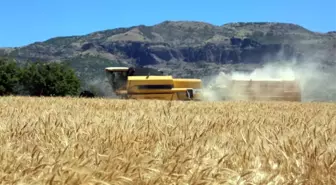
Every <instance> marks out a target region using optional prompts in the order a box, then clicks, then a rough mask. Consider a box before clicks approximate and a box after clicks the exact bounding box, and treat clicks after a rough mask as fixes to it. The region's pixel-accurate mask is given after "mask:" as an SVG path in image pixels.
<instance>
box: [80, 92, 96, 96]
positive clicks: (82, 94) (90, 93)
mask: <svg viewBox="0 0 336 185" xmlns="http://www.w3.org/2000/svg"><path fill="white" fill-rule="evenodd" d="M79 97H84V98H94V97H95V96H94V94H93V93H92V92H90V91H82V92H81V93H80V95H79Z"/></svg>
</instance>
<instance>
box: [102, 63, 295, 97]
mask: <svg viewBox="0 0 336 185" xmlns="http://www.w3.org/2000/svg"><path fill="white" fill-rule="evenodd" d="M105 72H106V75H107V77H108V80H109V83H110V84H111V86H112V89H113V92H114V93H115V94H116V95H117V96H118V97H120V98H122V99H158V100H184V101H203V100H205V101H206V100H217V101H223V100H249V101H251V100H257V101H301V90H300V86H299V83H298V82H297V81H295V80H250V79H247V80H238V79H231V78H226V79H221V80H220V83H217V84H214V85H211V87H209V88H203V87H202V80H201V79H187V78H173V77H172V76H170V75H164V74H163V73H162V72H160V71H158V70H155V69H151V68H133V67H130V68H128V67H107V68H105ZM223 78H225V77H223Z"/></svg>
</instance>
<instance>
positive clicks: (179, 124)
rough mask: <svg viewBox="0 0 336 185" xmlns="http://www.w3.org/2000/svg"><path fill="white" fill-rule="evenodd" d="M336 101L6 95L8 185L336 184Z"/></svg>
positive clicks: (3, 173)
mask: <svg viewBox="0 0 336 185" xmlns="http://www.w3.org/2000/svg"><path fill="white" fill-rule="evenodd" d="M335 115H336V105H335V104H331V103H330V104H327V103H286V102H216V103H214V102H165V101H125V100H110V99H77V98H29V97H3V98H1V99H0V117H1V121H0V131H1V132H0V133H1V137H0V142H1V144H0V146H1V150H0V161H1V165H0V181H1V183H2V184H22V185H23V184H36V185H38V184H270V185H271V184H314V185H317V184H336V118H335Z"/></svg>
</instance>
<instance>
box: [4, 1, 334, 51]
mask: <svg viewBox="0 0 336 185" xmlns="http://www.w3.org/2000/svg"><path fill="white" fill-rule="evenodd" d="M1 1H2V2H1V3H0V5H1V11H0V17H1V18H2V21H1V23H2V24H1V28H0V47H14V46H23V45H26V44H29V43H32V42H36V41H44V40H47V39H49V38H52V37H56V36H69V35H83V34H87V33H90V32H94V31H99V30H105V29H112V28H116V27H128V26H133V25H139V24H145V25H153V24H157V23H160V22H162V21H165V20H193V21H205V22H209V23H212V24H215V25H222V24H225V23H229V22H250V21H272V22H290V23H295V24H299V25H301V26H303V27H305V28H308V29H310V30H313V31H318V32H327V31H331V30H336V0H315V1H313V0H292V1H290V0H254V1H253V0H236V1H233V0H231V1H230V0H226V1H225V0H207V1H205V0H204V1H201V0H193V1H192V0H169V1H168V0H166V1H163V0H161V1H159V0H156V1H154V0H143V1H139V0H125V1H122V0H96V1H93V0H92V1H88V0H1Z"/></svg>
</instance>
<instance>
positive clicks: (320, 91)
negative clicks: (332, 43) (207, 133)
mask: <svg viewBox="0 0 336 185" xmlns="http://www.w3.org/2000/svg"><path fill="white" fill-rule="evenodd" d="M323 68H324V67H322V65H321V64H320V63H318V62H301V63H298V62H296V61H289V62H277V63H274V62H269V63H267V64H265V65H264V66H263V67H262V68H258V69H255V70H254V71H253V72H250V73H246V72H239V71H232V72H230V73H224V72H220V73H219V74H218V75H215V76H213V77H211V78H210V80H209V82H208V83H207V84H204V87H203V100H205V101H219V100H223V98H225V97H227V96H230V97H231V98H232V99H235V97H236V96H237V94H239V93H240V92H242V91H241V89H237V88H236V89H235V90H233V89H230V88H229V84H230V82H231V81H232V80H245V81H246V80H252V81H282V80H284V81H295V82H297V83H298V84H299V91H301V101H302V102H307V101H336V81H335V80H333V79H334V78H335V77H336V74H335V73H334V71H333V70H330V71H331V72H326V71H325V70H323ZM258 88H259V86H258V84H256V86H255V87H253V88H251V90H253V91H254V93H257V94H258V93H266V92H264V91H263V90H261V89H258ZM271 93H273V95H276V93H277V92H276V90H274V91H273V92H271ZM278 95H279V94H278ZM276 96H277V95H276ZM240 98H242V99H244V97H240ZM245 98H247V97H245Z"/></svg>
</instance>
